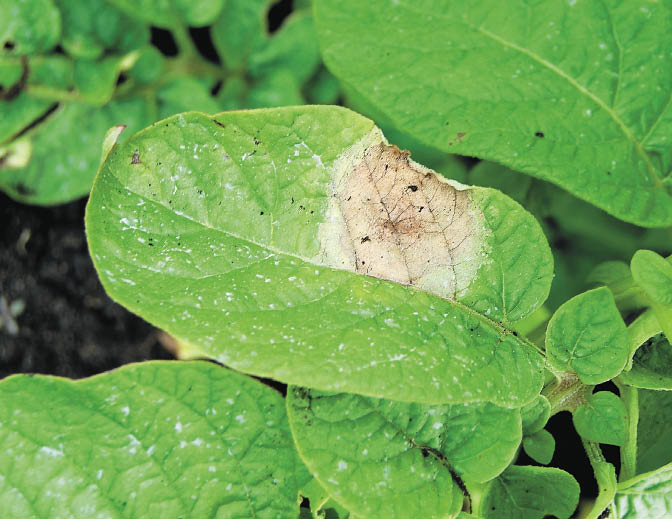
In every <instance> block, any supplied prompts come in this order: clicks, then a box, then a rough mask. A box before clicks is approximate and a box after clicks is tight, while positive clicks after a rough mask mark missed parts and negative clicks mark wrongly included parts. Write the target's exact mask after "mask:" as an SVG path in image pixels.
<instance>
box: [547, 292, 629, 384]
mask: <svg viewBox="0 0 672 519" xmlns="http://www.w3.org/2000/svg"><path fill="white" fill-rule="evenodd" d="M546 351H547V356H548V361H549V362H550V363H551V365H552V366H553V367H554V368H556V369H558V370H572V371H575V372H576V373H577V375H578V376H579V378H580V379H581V381H582V382H583V383H585V384H600V383H602V382H606V381H607V380H609V379H611V378H613V377H615V376H616V375H618V374H619V373H620V372H621V371H622V370H623V368H624V367H625V364H626V362H627V360H628V356H629V353H630V347H629V343H628V332H627V329H626V327H625V323H624V322H623V319H622V318H621V314H620V313H619V311H618V308H616V303H615V302H614V297H613V296H612V295H611V292H610V291H609V289H608V288H606V287H601V288H596V289H594V290H589V291H588V292H584V293H583V294H579V295H578V296H575V297H573V298H572V299H570V300H569V301H567V302H566V303H564V304H563V305H561V306H560V308H558V310H557V311H556V312H555V314H554V315H553V317H552V318H551V320H550V322H549V323H548V328H547V330H546Z"/></svg>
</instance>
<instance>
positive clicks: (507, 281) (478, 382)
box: [87, 107, 551, 406]
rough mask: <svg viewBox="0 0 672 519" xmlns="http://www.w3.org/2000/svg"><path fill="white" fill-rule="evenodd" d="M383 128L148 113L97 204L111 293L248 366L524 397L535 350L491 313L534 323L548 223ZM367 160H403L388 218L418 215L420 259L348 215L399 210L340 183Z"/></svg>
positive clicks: (94, 215)
mask: <svg viewBox="0 0 672 519" xmlns="http://www.w3.org/2000/svg"><path fill="white" fill-rule="evenodd" d="M381 139H382V137H381V135H380V133H379V131H378V130H377V129H376V128H375V127H374V126H373V123H372V122H371V121H369V120H367V119H365V118H363V117H361V116H358V115H356V114H354V113H353V112H350V111H348V110H345V109H342V108H337V107H298V108H283V109H273V110H257V111H243V112H229V113H224V114H220V115H218V116H213V117H208V116H205V115H203V114H196V113H191V114H184V115H180V116H176V117H173V118H171V119H167V120H165V121H163V122H160V123H157V124H155V125H154V126H152V127H151V128H149V129H147V130H145V131H143V132H141V133H139V134H137V135H136V136H134V137H133V138H132V139H130V140H129V141H128V142H127V143H124V144H123V145H118V146H116V147H115V148H114V150H113V151H112V153H111V154H110V156H109V158H108V159H107V160H106V161H105V163H104V164H103V166H102V169H101V172H100V174H99V176H98V180H97V183H96V186H95V188H94V190H93V192H92V195H91V198H90V201H89V207H88V215H87V222H88V223H87V225H88V237H89V240H90V246H91V251H92V255H93V259H94V262H95V264H96V265H97V267H98V269H99V274H100V275H101V279H102V282H103V284H104V286H105V287H106V289H107V290H108V292H109V293H110V295H111V296H112V297H113V298H115V299H116V300H118V301H120V302H122V303H123V304H124V305H126V306H127V307H128V308H130V309H131V310H132V311H134V312H137V313H138V314H140V315H142V316H143V317H144V318H145V319H147V320H148V321H150V322H152V323H154V324H155V325H157V326H159V327H160V328H163V329H165V330H167V331H168V332H169V333H171V334H172V335H174V336H175V337H177V338H178V339H180V340H182V341H184V342H185V343H188V344H189V345H190V346H191V347H192V349H193V351H195V352H199V353H200V354H201V355H206V356H209V357H213V358H216V359H217V360H219V361H221V362H223V363H225V364H228V365H231V366H233V367H235V368H236V369H239V370H241V371H244V372H248V373H253V374H256V375H260V376H267V377H271V378H275V379H277V380H281V381H284V382H287V383H293V384H297V385H307V386H310V387H314V388H317V389H323V390H330V391H344V390H347V391H351V392H358V393H362V394H367V395H369V396H376V397H385V398H393V399H397V400H405V401H419V402H424V403H445V402H457V401H459V402H466V401H491V402H493V403H498V404H500V405H504V406H522V405H524V404H526V403H527V402H529V401H531V400H532V399H533V398H534V397H535V396H536V395H537V394H538V392H539V389H540V387H541V384H542V371H541V358H540V356H539V355H538V353H537V351H536V350H535V348H534V347H533V346H532V345H530V344H529V343H527V342H524V341H523V340H521V339H519V338H518V337H516V336H515V335H514V334H513V332H512V331H510V330H509V329H507V328H506V327H505V326H502V325H500V324H498V323H497V321H502V322H504V323H506V322H507V321H514V320H516V319H519V318H521V317H524V316H525V315H526V314H528V313H529V312H530V311H532V310H533V309H534V308H536V307H537V306H538V305H539V304H541V303H542V302H543V300H544V299H545V297H546V294H547V293H548V286H549V283H550V277H551V262H550V253H549V250H548V246H547V244H546V242H545V240H544V238H543V235H542V233H541V230H540V229H539V227H538V225H537V224H536V222H535V221H534V219H533V218H532V217H531V216H530V215H529V214H527V213H525V212H524V210H523V209H522V208H521V207H520V206H518V205H517V204H515V203H514V202H512V201H511V200H510V199H508V198H506V197H505V196H504V195H501V194H500V193H498V192H496V191H494V190H489V189H485V188H470V189H467V188H463V187H462V186H460V185H457V188H453V184H449V183H447V182H444V181H442V180H441V179H440V178H439V177H436V176H435V174H434V173H432V172H431V171H429V170H426V169H423V168H422V167H421V166H419V165H416V164H414V163H411V162H408V161H407V159H406V158H405V155H403V154H402V153H400V152H399V151H398V150H396V148H394V147H392V146H387V145H386V144H384V141H382V140H381ZM377 154H378V155H377ZM369 161H371V162H369ZM363 164H367V166H366V167H368V166H374V165H377V167H379V168H380V170H381V171H384V167H385V165H386V164H391V165H392V167H393V168H399V169H398V170H397V171H398V172H399V173H398V175H395V177H391V176H388V177H386V179H387V180H386V181H387V182H389V181H393V182H394V183H395V186H394V189H396V190H397V191H400V193H398V195H392V194H391V195H389V196H401V197H402V198H403V197H408V198H407V199H406V200H403V201H402V202H401V203H398V204H397V206H396V207H397V209H394V210H395V211H398V213H399V214H398V215H397V214H394V215H392V216H390V217H389V218H391V219H392V221H396V220H400V221H401V219H402V218H404V216H403V213H404V212H405V211H408V214H407V217H408V219H407V220H404V222H406V221H409V222H417V225H419V227H413V225H411V227H400V229H401V231H399V232H401V234H400V235H399V236H400V238H399V239H401V240H406V241H409V243H410V242H411V241H413V242H414V241H415V240H416V239H419V240H421V241H419V242H417V243H414V245H413V254H410V255H406V256H404V254H406V253H405V252H402V250H401V249H400V248H399V245H397V243H398V242H396V241H394V242H389V241H388V240H389V238H387V237H386V236H389V234H388V230H387V229H388V228H390V224H389V223H388V224H386V223H385V221H388V222H389V221H390V220H384V221H380V220H379V218H380V216H376V215H379V214H382V213H378V212H374V213H372V214H371V215H369V216H366V214H365V213H362V215H359V214H357V215H353V214H352V211H353V210H354V211H355V212H359V211H365V210H371V211H376V209H375V208H376V207H378V206H380V207H386V204H388V205H389V207H390V208H392V205H391V202H389V201H388V199H383V200H379V201H378V202H374V203H372V204H367V203H366V201H365V200H363V199H364V198H366V197H367V196H369V195H367V194H366V193H367V190H368V189H371V184H370V183H369V181H368V180H366V178H367V177H366V176H365V177H364V178H363V179H362V180H361V181H357V182H360V185H358V184H357V182H355V181H354V180H353V182H354V184H353V185H352V186H350V184H347V183H346V182H345V180H343V179H344V178H346V177H345V176H344V175H346V174H347V175H348V178H351V179H352V178H354V177H355V174H357V175H362V174H365V173H364V172H365V171H367V170H366V169H364V168H365V166H364V165H363ZM413 168H419V169H413ZM402 171H405V172H406V173H404V174H402V173H401V172H402ZM418 171H421V172H422V173H421V175H422V176H418V173H417V172H418ZM405 175H410V176H405ZM336 178H340V179H341V180H342V183H340V184H338V185H339V186H341V187H340V188H339V189H341V190H340V191H337V190H336V187H335V186H336V185H337V183H338V181H337V180H336ZM423 182H430V183H433V185H434V186H435V188H436V189H439V188H440V189H442V190H445V193H446V195H447V199H446V200H445V201H442V200H441V197H440V196H438V195H436V194H435V193H433V192H432V201H431V203H430V202H427V201H426V200H427V199H426V198H425V197H426V196H427V194H426V193H425V189H427V190H429V189H430V188H429V187H425V188H423V189H421V188H420V187H418V186H422V185H423ZM416 184H417V185H416ZM367 186H368V187H367ZM346 188H347V192H345V191H343V189H346ZM412 188H413V189H412ZM457 189H459V191H458V190H457ZM371 196H375V195H371ZM412 196H416V197H418V198H417V199H416V198H412ZM360 199H361V200H360ZM352 200H355V201H354V202H353V201H352ZM389 200H392V199H389ZM348 204H351V205H348ZM375 204H378V206H376V205H375ZM435 204H438V205H435ZM456 206H457V207H460V209H459V211H460V212H459V213H456V212H454V211H455V209H454V208H455V207H456ZM428 208H430V209H433V210H434V213H433V214H434V215H438V216H437V218H439V219H441V220H446V223H447V224H448V225H452V226H453V227H452V228H454V229H455V232H454V233H452V234H451V237H450V240H449V241H448V240H447V241H441V238H440V237H441V234H437V235H430V236H429V237H425V236H424V235H423V233H424V231H423V226H424V225H425V224H424V223H422V222H425V221H432V220H430V218H433V216H430V213H429V212H428V211H429V210H430V209H428ZM423 210H425V212H424V213H423ZM341 211H343V212H345V214H346V216H343V213H342V212H341ZM348 211H349V212H348ZM423 214H424V215H425V216H416V215H423ZM450 215H453V216H450ZM345 218H353V219H352V220H350V221H351V222H352V223H351V224H350V225H354V222H355V221H359V222H360V227H358V228H357V229H352V228H350V227H349V226H346V225H344V220H345ZM453 220H454V221H453ZM376 222H378V223H376ZM449 222H452V223H449ZM362 225H363V227H362ZM376 225H378V226H379V227H376ZM403 225H408V224H407V223H404V224H403ZM392 229H394V227H393V226H392ZM404 229H406V230H404ZM414 229H415V230H414ZM394 232H397V231H394ZM444 236H445V235H444ZM417 237H420V238H417ZM425 239H430V240H436V239H438V240H439V241H438V242H436V244H435V245H430V244H429V243H427V244H425V242H424V241H422V240H425ZM432 243H433V242H432ZM447 247H451V248H452V249H453V250H452V251H450V252H449V251H448V249H447ZM425 250H426V251H427V252H423V251H425ZM430 250H431V251H432V252H431V253H432V254H438V255H439V256H438V257H436V258H431V257H430V256H428V254H429V253H430V252H429V251H430ZM354 251H358V252H354ZM380 256H385V258H384V259H383V260H382V261H381V260H380V259H379V257H380ZM402 258H406V259H405V261H407V262H408V265H410V267H409V268H411V269H412V270H410V271H409V270H408V269H407V267H404V266H403V265H401V264H402V263H403V261H402ZM417 261H419V262H420V263H418V264H417V267H416V266H414V265H416V262H417ZM400 262H401V263H400ZM427 262H429V267H428V266H427ZM399 265H401V266H400V267H399V268H397V266H399ZM416 268H417V271H416V270H414V269H416ZM415 272H418V273H417V274H415ZM367 274H368V275H367ZM416 276H418V277H417V279H416ZM467 305H468V306H467ZM318 365H319V366H320V369H319V370H316V369H315V366H318ZM400 379H403V380H404V381H405V383H404V384H399V380H400Z"/></svg>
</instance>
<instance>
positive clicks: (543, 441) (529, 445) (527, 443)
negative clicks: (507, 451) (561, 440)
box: [523, 429, 555, 465]
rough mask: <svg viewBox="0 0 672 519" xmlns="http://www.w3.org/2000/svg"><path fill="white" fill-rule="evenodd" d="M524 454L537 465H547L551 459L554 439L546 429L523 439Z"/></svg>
mask: <svg viewBox="0 0 672 519" xmlns="http://www.w3.org/2000/svg"><path fill="white" fill-rule="evenodd" d="M523 448H524V449H525V453H526V454H527V455H528V456H529V457H530V458H532V459H533V460H534V461H536V462H537V463H541V464H542V465H548V464H549V463H550V462H551V460H552V459H553V452H554V451H555V438H553V435H552V434H551V433H550V432H548V431H547V430H546V429H542V430H541V431H538V432H536V433H534V434H532V435H530V436H525V438H524V439H523Z"/></svg>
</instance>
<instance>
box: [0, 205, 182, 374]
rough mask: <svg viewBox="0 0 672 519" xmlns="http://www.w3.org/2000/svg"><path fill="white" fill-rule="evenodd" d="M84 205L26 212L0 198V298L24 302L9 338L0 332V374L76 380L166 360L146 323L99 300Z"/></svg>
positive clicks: (102, 298) (4, 331) (7, 333)
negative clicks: (145, 361)
mask: <svg viewBox="0 0 672 519" xmlns="http://www.w3.org/2000/svg"><path fill="white" fill-rule="evenodd" d="M85 205H86V200H78V201H75V202H72V203H69V204H66V205H61V206H58V207H53V208H42V207H33V206H28V205H23V204H20V203H17V202H14V201H13V200H11V199H9V198H8V197H7V196H6V195H4V194H2V193H0V299H2V298H4V300H5V302H6V304H7V305H8V306H11V304H12V303H13V302H16V301H23V302H24V304H25V308H24V310H23V312H22V313H20V314H19V315H17V316H16V317H14V321H15V323H16V325H18V332H17V333H16V334H12V333H10V331H11V330H9V328H8V327H7V326H3V327H2V328H0V377H5V376H7V375H9V374H11V373H19V372H22V373H48V374H54V375H62V376H67V377H72V378H81V377H85V376H89V375H93V374H95V373H100V372H102V371H107V370H110V369H113V368H116V367H118V366H121V365H123V364H127V363H129V362H137V361H141V360H147V359H169V358H172V356H171V354H170V353H168V352H167V351H166V350H165V349H164V348H163V347H162V346H161V344H160V343H159V341H158V332H157V331H156V330H155V329H154V328H153V327H152V326H150V325H149V324H147V323H146V322H144V321H143V320H142V319H140V318H139V317H137V316H135V315H133V314H131V313H129V312H128V311H127V310H125V309H124V308H122V307H121V306H119V305H118V304H116V303H114V302H113V301H112V300H111V299H110V298H109V297H107V296H106V295H105V292H104V291H103V288H102V286H101V284H100V282H99V281H98V276H97V274H96V272H95V270H94V268H93V263H92V262H91V259H90V257H89V253H88V249H87V245H86V237H85V235H84V208H85ZM2 303H3V302H2V301H1V300H0V315H1V312H2V308H1V307H2ZM10 328H11V327H10Z"/></svg>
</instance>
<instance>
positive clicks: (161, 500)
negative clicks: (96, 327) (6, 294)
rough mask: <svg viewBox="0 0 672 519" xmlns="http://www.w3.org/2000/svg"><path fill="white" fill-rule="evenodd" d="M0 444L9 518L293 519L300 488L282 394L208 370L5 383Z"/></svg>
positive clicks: (162, 365) (157, 368)
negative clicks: (286, 518)
mask: <svg viewBox="0 0 672 519" xmlns="http://www.w3.org/2000/svg"><path fill="white" fill-rule="evenodd" d="M56 409H57V410H58V412H54V410H56ZM0 441H1V442H2V446H3V448H2V452H1V453H0V510H2V511H3V516H4V517H8V518H9V517H12V518H19V517H25V518H38V517H39V518H47V517H49V518H51V517H53V518H56V517H66V516H67V517H72V518H81V519H90V518H92V517H97V518H101V519H103V518H104V519H107V518H109V519H112V518H117V517H170V518H177V517H185V518H186V517H193V518H197V517H199V518H200V517H227V518H231V519H236V518H237V519H248V518H249V517H257V518H259V519H262V518H266V519H279V518H285V517H296V516H297V515H298V504H297V496H298V489H299V481H300V480H303V479H305V478H306V476H307V474H306V471H305V468H303V466H302V465H301V462H300V461H299V460H298V458H297V456H296V452H295V449H294V447H293V444H292V439H291V435H290V432H289V428H288V425H287V417H286V414H285V410H284V405H283V399H282V397H281V396H280V394H278V393H277V392H276V391H275V390H273V389H270V388H268V387H267V386H264V385H262V384H261V383H259V382H257V381H255V380H252V379H250V378H247V377H245V376H243V375H239V374H237V373H235V372H232V371H229V370H227V369H225V368H222V367H220V366H216V365H214V364H211V363H207V362H149V363H143V364H131V365H128V366H124V367H123V368H120V369H118V370H116V371H112V372H109V373H106V374H103V375H98V376H95V377H92V378H88V379H84V380H80V381H71V380H67V379H61V378H56V377H49V376H41V375H37V376H34V377H30V376H24V375H16V376H11V377H9V378H7V379H4V380H3V381H2V382H0Z"/></svg>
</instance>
